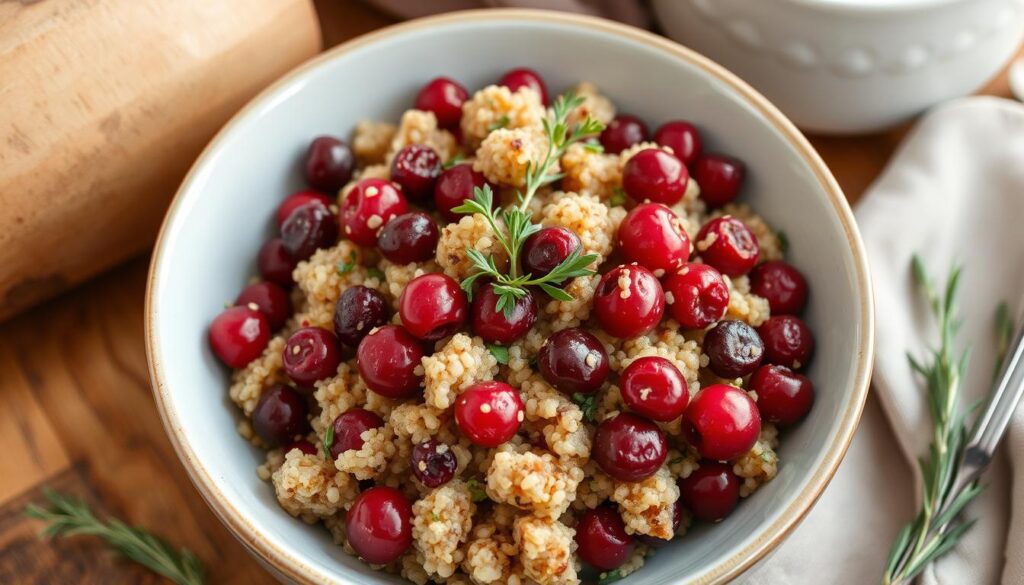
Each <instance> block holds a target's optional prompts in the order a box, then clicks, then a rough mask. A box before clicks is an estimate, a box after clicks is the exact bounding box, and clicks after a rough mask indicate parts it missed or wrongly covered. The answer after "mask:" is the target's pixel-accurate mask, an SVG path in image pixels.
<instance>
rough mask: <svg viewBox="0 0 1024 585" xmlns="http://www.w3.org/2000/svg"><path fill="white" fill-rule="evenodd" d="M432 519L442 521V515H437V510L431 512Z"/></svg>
mask: <svg viewBox="0 0 1024 585" xmlns="http://www.w3.org/2000/svg"><path fill="white" fill-rule="evenodd" d="M430 520H431V521H432V522H440V521H441V517H440V516H438V515H437V512H431V513H430Z"/></svg>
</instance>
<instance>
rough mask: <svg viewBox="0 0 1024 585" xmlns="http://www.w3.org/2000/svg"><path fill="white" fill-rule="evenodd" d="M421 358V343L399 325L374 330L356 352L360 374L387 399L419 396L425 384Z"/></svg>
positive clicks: (360, 343)
mask: <svg viewBox="0 0 1024 585" xmlns="http://www.w3.org/2000/svg"><path fill="white" fill-rule="evenodd" d="M422 359H423V348H422V347H421V346H420V342H419V341H418V340H417V339H416V338H415V337H413V336H412V335H410V334H409V332H408V331H406V330H405V328H403V327H399V326H397V325H385V326H383V327H380V328H378V329H376V330H375V331H372V332H371V333H370V334H369V335H367V336H366V337H364V338H363V340H362V341H361V342H359V349H358V350H356V363H357V364H358V366H359V375H360V376H362V377H363V381H364V382H366V386H367V387H368V388H369V389H370V390H373V391H374V392H376V393H377V394H380V395H381V396H384V397H385V398H408V397H410V396H412V395H413V394H416V392H417V391H418V390H419V389H420V385H421V384H422V383H423V373H422V372H423V369H422V367H421V366H422V364H421V363H420V360H422ZM417 371H419V373H417Z"/></svg>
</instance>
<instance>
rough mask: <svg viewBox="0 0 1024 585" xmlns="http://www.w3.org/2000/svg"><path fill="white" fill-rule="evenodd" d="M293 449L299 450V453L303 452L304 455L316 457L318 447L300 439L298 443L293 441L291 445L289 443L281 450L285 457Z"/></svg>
mask: <svg viewBox="0 0 1024 585" xmlns="http://www.w3.org/2000/svg"><path fill="white" fill-rule="evenodd" d="M292 449H298V450H299V452H301V453H302V454H303V455H316V454H317V450H316V445H314V444H313V443H310V442H309V441H307V440H306V439H299V440H298V441H292V442H291V443H288V444H287V445H285V446H284V448H283V449H281V451H282V452H283V453H284V454H285V455H287V454H288V452H289V451H291V450H292Z"/></svg>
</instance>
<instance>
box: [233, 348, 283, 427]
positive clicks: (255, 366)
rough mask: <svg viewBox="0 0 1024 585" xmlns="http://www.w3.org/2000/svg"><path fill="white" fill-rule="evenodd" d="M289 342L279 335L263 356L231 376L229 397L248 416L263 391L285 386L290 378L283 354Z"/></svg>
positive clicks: (264, 351)
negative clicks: (286, 371)
mask: <svg viewBox="0 0 1024 585" xmlns="http://www.w3.org/2000/svg"><path fill="white" fill-rule="evenodd" d="M287 342H288V340H287V339H285V338H284V336H281V335H278V336H276V337H274V338H272V339H271V340H270V343H268V344H267V349H265V350H263V355H261V356H260V357H258V358H256V359H255V360H253V361H251V362H249V365H247V366H245V367H244V368H242V369H240V370H235V373H234V374H233V375H232V376H231V387H230V388H228V396H230V397H231V401H232V402H234V403H235V404H236V405H237V406H238V407H239V408H241V409H242V412H244V413H245V414H246V415H250V414H252V411H253V409H255V408H256V403H257V402H259V400H260V396H262V395H263V391H264V390H266V389H267V388H269V387H271V386H273V385H274V384H285V383H287V382H288V376H287V375H286V374H285V373H284V360H283V359H282V357H281V352H282V351H283V350H284V346H285V344H286V343H287Z"/></svg>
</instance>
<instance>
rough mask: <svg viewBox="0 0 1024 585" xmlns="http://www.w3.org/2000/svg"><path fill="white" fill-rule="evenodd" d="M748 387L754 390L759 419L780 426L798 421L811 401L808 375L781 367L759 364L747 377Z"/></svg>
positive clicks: (811, 388) (811, 403) (812, 393)
mask: <svg viewBox="0 0 1024 585" xmlns="http://www.w3.org/2000/svg"><path fill="white" fill-rule="evenodd" d="M750 389H751V390H752V391H754V392H757V409H758V410H759V411H760V412H761V418H762V419H764V420H766V421H768V422H773V423H777V424H780V425H791V424H794V423H796V422H798V421H799V420H800V419H802V418H803V417H804V416H806V415H807V413H808V412H810V410H811V406H812V405H813V404H814V384H812V383H811V380H810V378H808V377H807V376H804V375H802V374H797V373H796V372H794V371H792V370H790V369H789V368H787V367H785V366H761V367H760V368H758V370H757V371H756V372H754V375H753V376H751V377H750Z"/></svg>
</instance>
